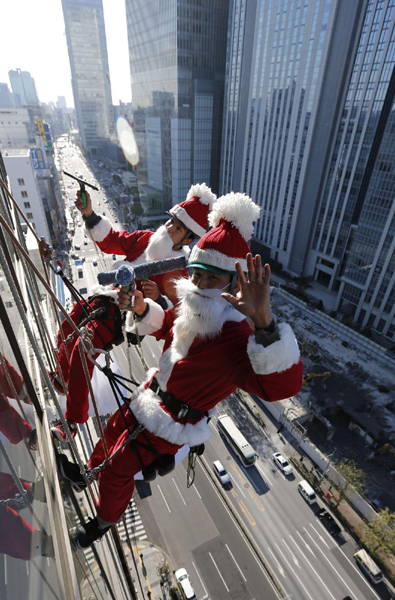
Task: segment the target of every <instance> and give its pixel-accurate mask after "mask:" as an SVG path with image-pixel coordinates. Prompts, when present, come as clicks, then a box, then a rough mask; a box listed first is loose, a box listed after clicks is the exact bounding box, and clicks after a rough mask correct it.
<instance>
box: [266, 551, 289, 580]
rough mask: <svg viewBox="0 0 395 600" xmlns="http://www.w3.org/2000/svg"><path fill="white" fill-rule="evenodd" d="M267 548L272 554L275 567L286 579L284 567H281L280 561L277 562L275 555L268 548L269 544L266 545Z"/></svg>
mask: <svg viewBox="0 0 395 600" xmlns="http://www.w3.org/2000/svg"><path fill="white" fill-rule="evenodd" d="M267 549H268V550H269V552H270V554H271V555H272V556H273V559H274V561H275V562H276V563H277V568H278V570H279V571H280V573H281V575H282V576H283V577H284V579H286V575H285V573H284V569H283V568H282V566H281V565H280V563H279V562H278V560H277V558H276V557H275V555H274V554H273V552H272V549H271V548H269V546H268V547H267Z"/></svg>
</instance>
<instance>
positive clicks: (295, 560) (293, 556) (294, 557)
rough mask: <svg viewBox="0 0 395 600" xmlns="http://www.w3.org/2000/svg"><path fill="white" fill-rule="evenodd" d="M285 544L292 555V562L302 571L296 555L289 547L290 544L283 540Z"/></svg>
mask: <svg viewBox="0 0 395 600" xmlns="http://www.w3.org/2000/svg"><path fill="white" fill-rule="evenodd" d="M289 537H291V536H289ZM291 540H292V538H291ZM283 542H284V545H285V546H286V548H287V550H288V552H289V553H290V555H291V556H292V560H293V561H294V563H295V565H296V566H297V567H299V569H300V563H299V561H298V559H297V558H296V556H295V554H294V553H293V552H292V550H291V548H290V547H289V546H288V544H287V542H286V541H285V540H284V538H283Z"/></svg>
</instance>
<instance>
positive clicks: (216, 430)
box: [208, 420, 219, 435]
mask: <svg viewBox="0 0 395 600" xmlns="http://www.w3.org/2000/svg"><path fill="white" fill-rule="evenodd" d="M208 424H209V425H211V427H212V429H213V431H215V433H216V434H217V435H219V431H218V429H217V426H216V425H215V423H213V421H212V420H211V421H209V423H208Z"/></svg>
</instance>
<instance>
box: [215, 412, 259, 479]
mask: <svg viewBox="0 0 395 600" xmlns="http://www.w3.org/2000/svg"><path fill="white" fill-rule="evenodd" d="M218 430H219V432H220V434H221V435H223V436H224V437H226V439H227V440H228V442H229V444H230V445H231V446H232V448H233V450H234V451H235V452H236V454H237V456H238V457H239V458H240V460H241V462H242V463H243V465H244V466H245V467H251V466H252V465H253V464H254V462H255V461H256V459H257V458H258V455H257V453H256V452H255V450H254V449H253V448H252V447H251V446H250V444H249V443H248V442H247V440H246V439H245V437H244V435H243V434H242V433H241V431H239V429H238V428H237V427H236V425H235V424H234V423H233V421H232V419H231V418H230V417H229V415H226V414H225V415H220V416H219V417H218Z"/></svg>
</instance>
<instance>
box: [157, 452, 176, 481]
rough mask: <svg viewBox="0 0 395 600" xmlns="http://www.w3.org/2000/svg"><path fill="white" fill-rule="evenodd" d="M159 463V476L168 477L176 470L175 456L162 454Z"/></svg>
mask: <svg viewBox="0 0 395 600" xmlns="http://www.w3.org/2000/svg"><path fill="white" fill-rule="evenodd" d="M158 461H159V465H158V475H160V476H161V477H164V476H165V475H168V474H169V473H171V472H172V471H173V470H174V469H175V466H176V459H175V458H174V454H162V456H161V457H160V458H159V459H158Z"/></svg>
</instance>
